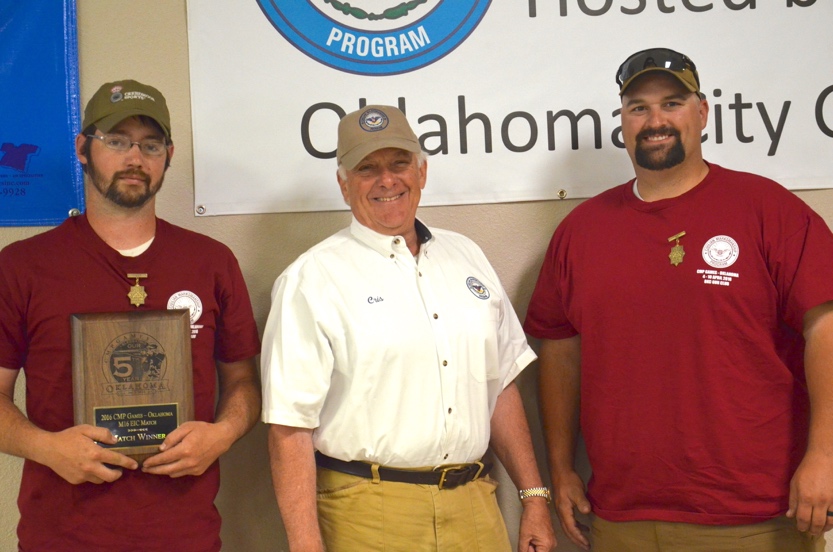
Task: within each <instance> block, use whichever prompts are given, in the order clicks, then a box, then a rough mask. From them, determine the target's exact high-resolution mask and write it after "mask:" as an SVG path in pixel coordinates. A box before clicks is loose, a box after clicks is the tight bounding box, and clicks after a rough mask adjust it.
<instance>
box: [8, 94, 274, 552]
mask: <svg viewBox="0 0 833 552" xmlns="http://www.w3.org/2000/svg"><path fill="white" fill-rule="evenodd" d="M75 145H76V154H77V156H78V159H79V161H80V162H81V163H82V165H83V166H84V172H85V173H86V181H85V193H86V204H87V208H86V212H85V213H84V214H83V215H79V216H75V217H71V218H69V219H68V220H66V221H65V222H64V223H63V224H61V225H60V226H58V227H57V228H55V229H53V230H50V231H48V232H45V233H43V234H40V235H38V236H35V237H33V238H30V239H28V240H23V241H20V242H17V243H14V244H11V245H9V246H8V247H6V248H5V249H4V250H3V251H2V252H0V451H2V452H3V453H6V454H11V455H14V456H18V457H21V458H24V459H25V462H24V465H23V478H22V482H21V488H20V496H19V499H18V505H19V507H20V523H19V525H18V538H19V546H20V550H22V551H26V552H40V551H50V552H55V551H68V552H69V551H72V552H75V551H79V550H84V551H85V552H98V551H100V552H104V551H111V550H142V551H159V552H162V551H169V550H177V551H178V552H182V551H191V552H207V551H214V552H217V551H219V550H220V548H221V542H220V516H219V513H218V512H217V509H216V507H215V506H214V498H215V496H216V495H217V491H218V489H219V475H220V468H219V463H218V461H217V459H218V457H219V456H220V455H221V454H223V453H224V452H225V451H227V450H228V449H229V447H231V445H232V444H233V443H234V442H235V441H236V440H237V439H239V438H240V437H242V436H243V435H244V434H245V433H247V432H248V431H249V429H251V427H252V426H253V425H254V423H255V422H256V421H257V417H258V415H259V413H260V384H259V377H258V374H257V368H256V365H255V363H254V357H255V356H256V355H257V354H258V353H259V351H260V342H259V339H258V334H257V327H256V325H255V321H254V317H253V315H252V307H251V303H250V300H249V295H248V292H247V290H246V284H245V282H244V281H243V277H242V274H241V272H240V268H239V266H238V264H237V260H236V259H235V258H234V255H233V254H232V252H231V251H230V250H229V249H228V248H227V247H226V246H224V245H223V244H221V243H219V242H217V241H215V240H213V239H211V238H208V237H206V236H202V235H200V234H197V233H194V232H191V231H188V230H185V229H183V228H179V227H177V226H174V225H172V224H169V223H167V222H165V221H164V220H161V219H158V218H157V217H156V195H157V193H158V192H159V190H160V188H161V187H162V180H163V178H164V175H165V172H166V170H167V169H168V166H169V165H170V160H171V158H172V157H173V153H174V146H173V142H172V140H171V123H170V114H169V112H168V108H167V104H166V102H165V98H164V97H163V96H162V94H161V93H160V92H159V91H158V90H157V89H156V88H154V87H152V86H148V85H145V84H142V83H139V82H136V81H133V80H124V81H118V82H111V83H107V84H104V85H103V86H102V87H101V88H99V90H98V91H97V92H96V93H95V95H93V97H92V99H91V100H90V101H89V103H88V104H87V107H86V109H85V111H84V123H83V131H82V132H81V133H80V134H79V135H78V136H77V137H76V142H75ZM134 279H135V281H134ZM139 279H141V282H139ZM134 288H141V293H140V294H139V296H138V298H137V296H136V295H134V294H133V291H134ZM186 307H187V308H188V309H189V310H190V324H191V328H190V341H191V355H192V365H193V382H194V390H193V391H194V418H195V420H194V421H185V422H184V423H180V424H179V426H178V427H176V428H175V429H173V430H172V431H170V432H169V433H167V436H166V437H165V438H164V441H163V442H162V443H161V445H159V451H158V453H156V454H154V455H153V456H151V457H149V458H147V459H145V460H144V462H143V463H142V464H141V466H140V465H139V463H137V461H136V460H135V459H133V458H131V457H128V456H126V455H124V454H120V453H119V452H116V451H115V450H112V449H109V448H105V447H103V446H101V445H114V444H115V443H116V442H117V438H116V437H115V436H114V435H113V434H112V433H111V432H110V430H108V429H107V428H105V427H98V426H95V427H94V426H92V425H75V423H74V418H73V376H72V374H73V372H72V350H71V343H72V338H71V333H70V315H71V314H74V313H91V312H113V313H118V312H123V311H151V310H167V309H181V308H186ZM186 339H187V336H186ZM21 368H22V369H23V370H25V372H26V412H27V414H26V415H24V414H23V413H22V412H21V411H20V410H19V409H18V408H17V407H16V406H15V404H14V401H13V397H14V388H15V382H16V380H17V376H18V373H19V371H20V369H21ZM218 376H219V377H218ZM217 381H219V385H218V384H217V383H215V382H217ZM215 401H216V402H215ZM215 404H216V409H215ZM27 416H28V417H27Z"/></svg>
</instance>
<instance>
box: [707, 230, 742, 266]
mask: <svg viewBox="0 0 833 552" xmlns="http://www.w3.org/2000/svg"><path fill="white" fill-rule="evenodd" d="M738 255H740V249H739V248H738V242H736V241H735V240H733V239H732V238H730V237H729V236H715V237H713V238H712V239H710V240H709V241H707V242H706V245H704V246H703V260H704V261H706V263H707V264H708V265H709V266H713V267H714V268H726V267H727V266H732V265H733V264H734V262H735V261H737V260H738Z"/></svg>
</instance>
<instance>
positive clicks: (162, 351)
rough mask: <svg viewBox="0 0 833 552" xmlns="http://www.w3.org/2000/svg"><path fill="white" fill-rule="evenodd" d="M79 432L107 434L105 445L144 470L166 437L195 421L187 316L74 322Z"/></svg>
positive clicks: (142, 314)
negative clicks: (111, 441) (86, 427)
mask: <svg viewBox="0 0 833 552" xmlns="http://www.w3.org/2000/svg"><path fill="white" fill-rule="evenodd" d="M71 324H72V387H73V406H74V413H75V424H76V425H78V424H90V425H94V426H98V427H106V428H107V429H109V430H110V432H111V433H113V435H115V436H116V438H117V439H118V443H116V444H115V445H102V446H105V447H107V448H111V449H113V450H115V451H118V452H120V453H122V454H126V455H127V456H130V457H132V458H134V459H135V460H136V461H137V462H139V463H140V464H141V463H142V462H143V461H144V460H145V458H148V457H150V456H152V455H154V454H156V453H158V452H159V445H160V444H161V443H162V441H164V440H165V437H166V436H167V435H168V433H170V432H171V431H173V430H174V429H176V428H177V427H178V426H179V425H180V424H182V423H183V422H186V421H189V420H193V419H194V385H193V374H192V367H191V326H190V316H189V311H188V310H187V309H177V310H167V311H138V312H118V313H95V314H73V315H72V317H71Z"/></svg>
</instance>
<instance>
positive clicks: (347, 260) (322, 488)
mask: <svg viewBox="0 0 833 552" xmlns="http://www.w3.org/2000/svg"><path fill="white" fill-rule="evenodd" d="M426 157H427V156H426V155H425V154H424V153H423V152H422V151H421V149H420V146H419V141H418V140H417V137H416V136H415V135H414V133H413V131H412V130H411V128H410V126H409V125H408V122H407V120H406V119H405V116H404V114H402V112H401V111H399V110H398V109H396V108H394V107H388V106H367V107H365V108H364V109H361V110H359V111H356V112H354V113H350V114H348V115H347V116H345V117H344V118H343V119H342V120H341V122H340V124H339V128H338V163H339V168H338V182H339V186H340V187H341V193H342V194H343V196H344V200H345V202H346V203H347V204H348V205H349V206H350V210H351V211H352V214H353V222H352V224H351V225H350V227H349V228H345V229H344V230H342V231H340V232H338V233H337V234H335V235H333V236H331V237H329V238H327V239H326V240H324V241H323V242H321V243H319V244H318V245H316V246H315V247H313V248H312V249H310V250H309V251H307V252H306V253H304V254H303V255H301V256H300V257H299V258H298V259H297V260H296V261H295V262H294V263H293V264H292V265H290V266H289V268H287V269H286V271H284V273H283V274H281V276H280V277H279V278H278V280H277V281H276V282H275V286H274V288H273V291H272V309H271V312H270V314H269V320H268V322H267V324H266V330H265V335H264V339H263V354H262V359H261V361H262V371H263V383H264V410H263V420H264V421H265V422H266V423H269V424H271V426H270V429H269V451H270V457H271V464H272V477H273V483H274V487H275V495H276V497H277V500H278V505H279V507H280V511H281V516H282V518H283V521H284V526H285V528H286V532H287V536H288V539H289V545H290V550H292V551H301V550H303V551H304V552H308V551H315V550H324V549H325V547H326V550H328V551H329V552H339V551H355V550H363V551H373V550H387V551H389V550H408V551H422V550H437V551H445V550H466V551H501V552H506V551H508V550H510V548H511V546H510V544H509V538H508V535H507V531H506V528H505V526H504V524H503V520H502V518H501V516H500V511H499V510H498V507H497V501H496V498H495V487H496V484H495V482H494V481H493V480H491V479H490V478H489V477H488V475H487V474H488V469H489V466H488V465H485V466H484V464H483V463H482V462H481V458H482V457H483V454H484V453H485V452H486V449H487V447H488V446H489V445H490V444H491V446H492V449H493V451H494V452H495V454H496V456H497V457H498V459H499V460H500V461H501V462H502V463H503V465H504V466H505V467H506V469H507V471H508V473H509V475H510V477H511V478H512V481H513V482H514V483H515V485H516V486H517V487H518V489H520V491H519V492H520V496H521V499H522V503H523V507H524V508H523V515H522V518H521V528H520V538H519V543H518V546H519V548H518V549H519V550H523V551H535V552H544V551H547V550H550V549H551V548H552V547H553V546H554V545H555V537H554V536H553V532H552V526H551V522H550V515H549V508H548V505H547V504H548V502H549V491H548V490H547V489H546V488H545V487H543V486H542V482H541V478H540V475H539V473H538V468H537V465H536V462H535V457H534V453H533V450H532V443H531V439H530V435H529V427H528V425H527V421H526V418H525V415H524V410H523V404H522V402H521V397H520V394H519V393H518V389H517V387H516V386H515V384H514V383H512V381H513V380H514V379H515V377H516V376H517V375H518V374H519V373H520V372H521V370H523V369H524V368H525V367H526V366H527V365H528V364H529V363H530V362H532V361H533V360H534V359H535V355H534V353H533V352H532V350H531V349H530V348H529V346H528V345H527V342H526V338H525V336H524V333H523V330H522V329H521V326H520V323H519V322H518V319H517V317H516V315H515V312H514V310H513V309H512V305H511V304H510V303H509V299H508V297H507V296H506V293H505V292H504V290H503V287H502V286H501V284H500V281H499V279H498V276H497V274H496V273H495V271H494V269H493V268H492V267H491V265H490V264H489V262H488V261H487V260H486V257H485V256H484V255H483V252H482V251H481V250H480V248H479V247H478V246H477V245H475V244H474V242H472V241H471V240H469V239H468V238H466V237H464V236H461V235H459V234H456V233H453V232H448V231H445V230H437V229H431V230H429V229H428V228H427V227H426V226H425V225H424V224H422V223H421V222H420V221H418V220H416V210H417V207H418V205H419V199H420V195H421V192H422V189H423V188H424V186H425V181H426V175H427V168H428V164H427V161H426Z"/></svg>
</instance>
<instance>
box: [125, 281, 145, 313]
mask: <svg viewBox="0 0 833 552" xmlns="http://www.w3.org/2000/svg"><path fill="white" fill-rule="evenodd" d="M127 277H128V278H134V279H135V280H136V284H135V285H133V286H131V287H130V293H128V294H127V297H128V299H130V304H131V305H135V306H136V307H141V306H142V305H144V304H145V299H146V298H147V296H148V294H147V293H145V286H140V285H139V279H140V278H147V277H148V275H147V274H128V275H127Z"/></svg>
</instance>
